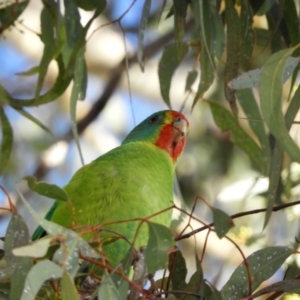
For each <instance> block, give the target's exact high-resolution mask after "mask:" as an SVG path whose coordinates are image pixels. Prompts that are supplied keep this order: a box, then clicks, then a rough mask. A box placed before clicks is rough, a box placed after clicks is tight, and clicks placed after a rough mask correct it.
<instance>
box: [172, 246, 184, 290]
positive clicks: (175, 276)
mask: <svg viewBox="0 0 300 300" xmlns="http://www.w3.org/2000/svg"><path fill="white" fill-rule="evenodd" d="M168 269H169V272H170V278H171V281H172V289H173V290H183V291H184V290H185V289H186V286H187V284H186V282H185V278H186V275H187V268H186V263H185V260H184V258H183V256H182V253H181V251H180V250H179V249H176V251H175V250H173V251H172V252H171V253H170V254H169V265H168Z"/></svg>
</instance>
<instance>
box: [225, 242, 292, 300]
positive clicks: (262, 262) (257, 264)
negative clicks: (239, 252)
mask: <svg viewBox="0 0 300 300" xmlns="http://www.w3.org/2000/svg"><path fill="white" fill-rule="evenodd" d="M292 253H293V250H292V249H290V248H288V247H282V246H278V247H269V248H265V249H261V250H258V251H256V252H254V253H253V254H251V255H250V256H249V257H248V258H247V264H248V266H249V271H250V274H251V278H250V279H249V278H248V272H247V269H246V267H245V263H244V262H242V263H241V264H240V265H239V267H237V268H236V269H235V271H234V272H233V274H232V275H231V277H230V279H229V280H228V281H227V283H226V284H225V285H224V287H223V288H222V290H221V293H222V296H223V298H224V299H226V300H234V299H238V298H242V297H245V296H248V295H249V281H250V282H251V286H252V291H254V290H256V289H257V288H258V287H259V286H260V284H261V283H262V282H263V281H265V280H267V279H268V278H270V277H271V276H272V275H273V274H274V273H275V272H276V271H277V270H278V269H279V268H280V266H281V265H282V264H283V263H284V261H285V260H286V259H287V258H288V257H289V256H290V255H291V254H292Z"/></svg>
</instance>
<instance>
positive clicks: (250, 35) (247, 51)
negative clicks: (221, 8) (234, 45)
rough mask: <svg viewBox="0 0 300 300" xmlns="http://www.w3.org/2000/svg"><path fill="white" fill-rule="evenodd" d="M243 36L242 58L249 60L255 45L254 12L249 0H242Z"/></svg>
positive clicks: (241, 20) (241, 21)
mask: <svg viewBox="0 0 300 300" xmlns="http://www.w3.org/2000/svg"><path fill="white" fill-rule="evenodd" d="M240 3H241V14H240V23H241V37H242V40H243V42H242V43H241V46H240V47H241V54H240V59H241V60H245V59H246V60H247V59H249V58H251V56H252V51H253V46H254V31H253V26H252V25H253V14H252V9H251V6H250V3H249V2H248V1H241V2H240Z"/></svg>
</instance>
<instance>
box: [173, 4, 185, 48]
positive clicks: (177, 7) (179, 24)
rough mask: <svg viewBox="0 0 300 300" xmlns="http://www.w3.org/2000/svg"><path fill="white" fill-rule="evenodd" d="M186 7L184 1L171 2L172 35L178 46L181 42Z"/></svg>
mask: <svg viewBox="0 0 300 300" xmlns="http://www.w3.org/2000/svg"><path fill="white" fill-rule="evenodd" d="M187 6H188V5H187V1H186V0H173V13H174V34H175V41H176V43H177V44H178V45H180V44H181V43H182V41H183V36H184V25H185V18H186V13H187Z"/></svg>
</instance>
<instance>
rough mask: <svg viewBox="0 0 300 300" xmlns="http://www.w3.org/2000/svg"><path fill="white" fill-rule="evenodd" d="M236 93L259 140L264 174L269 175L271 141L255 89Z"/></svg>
mask: <svg viewBox="0 0 300 300" xmlns="http://www.w3.org/2000/svg"><path fill="white" fill-rule="evenodd" d="M236 95H237V98H238V101H239V103H240V104H241V106H242V108H243V110H244V113H245V114H246V116H247V118H248V122H249V125H250V127H251V129H252V130H253V132H254V133H255V135H256V137H257V138H258V140H259V143H260V147H261V152H262V160H263V161H264V169H263V174H265V175H267V174H268V173H269V168H270V167H269V166H270V158H271V149H270V141H269V137H268V135H267V133H266V129H265V125H264V122H263V120H262V116H261V113H260V110H259V107H258V104H257V102H256V99H255V98H254V95H253V91H252V90H250V89H244V90H238V91H236Z"/></svg>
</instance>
